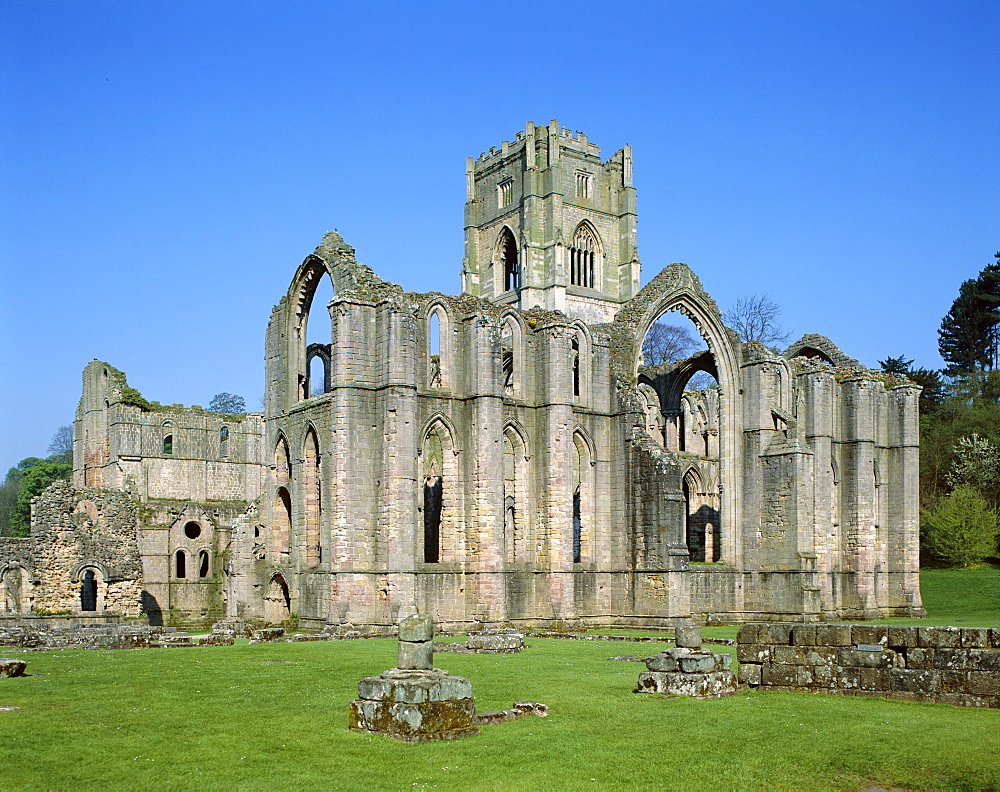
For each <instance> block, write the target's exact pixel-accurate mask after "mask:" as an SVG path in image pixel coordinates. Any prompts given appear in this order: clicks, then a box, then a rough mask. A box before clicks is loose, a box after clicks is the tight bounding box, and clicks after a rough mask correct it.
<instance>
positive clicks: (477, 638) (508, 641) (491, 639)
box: [465, 632, 524, 654]
mask: <svg viewBox="0 0 1000 792" xmlns="http://www.w3.org/2000/svg"><path fill="white" fill-rule="evenodd" d="M465 645H466V647H468V648H469V649H471V650H473V651H475V652H480V653H482V654H513V653H514V652H520V651H521V650H522V649H524V635H523V634H522V633H516V632H481V633H469V637H468V639H467V640H466V642H465Z"/></svg>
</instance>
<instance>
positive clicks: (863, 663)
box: [736, 624, 1000, 708]
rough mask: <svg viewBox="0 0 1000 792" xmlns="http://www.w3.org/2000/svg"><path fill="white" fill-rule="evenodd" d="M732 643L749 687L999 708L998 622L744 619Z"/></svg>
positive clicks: (999, 651) (744, 679)
mask: <svg viewBox="0 0 1000 792" xmlns="http://www.w3.org/2000/svg"><path fill="white" fill-rule="evenodd" d="M736 642H737V647H736V659H737V660H738V661H739V673H738V676H739V681H740V682H741V683H743V684H745V685H748V686H749V687H751V688H760V689H762V690H805V691H810V692H826V693H835V694H840V695H848V696H878V697H883V698H893V699H902V700H907V701H930V702H940V703H944V704H953V705H956V706H961V707H993V708H1000V629H986V628H978V627H961V628H959V627H894V626H892V627H890V626H885V625H868V624H797V625H791V624H744V625H743V626H742V627H741V628H740V631H739V634H738V635H737V639H736Z"/></svg>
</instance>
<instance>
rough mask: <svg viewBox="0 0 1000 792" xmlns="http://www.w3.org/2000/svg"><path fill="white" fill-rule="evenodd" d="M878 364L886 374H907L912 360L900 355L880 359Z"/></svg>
mask: <svg viewBox="0 0 1000 792" xmlns="http://www.w3.org/2000/svg"><path fill="white" fill-rule="evenodd" d="M878 364H879V366H881V368H882V371H884V372H885V373H886V374H909V373H910V366H912V365H913V361H912V360H907V359H906V356H905V355H900V356H899V357H887V358H886V359H885V360H880V361H879V362H878Z"/></svg>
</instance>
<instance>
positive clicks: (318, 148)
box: [0, 0, 1000, 468]
mask: <svg viewBox="0 0 1000 792" xmlns="http://www.w3.org/2000/svg"><path fill="white" fill-rule="evenodd" d="M3 16H4V21H3V24H2V26H0V69H2V75H3V79H2V81H0V119H2V121H0V267H2V270H3V273H2V274H3V283H4V287H5V288H4V289H3V290H2V297H0V317H2V318H0V338H2V348H0V354H2V357H0V360H2V361H3V363H2V365H3V372H2V373H3V376H2V379H0V381H2V386H0V468H6V467H8V466H9V465H11V464H14V463H15V462H17V461H18V460H19V459H21V458H23V457H25V456H31V455H44V453H45V449H46V447H47V446H48V442H49V440H50V438H51V436H52V433H53V432H54V431H55V429H56V428H57V427H58V426H59V425H61V424H67V423H70V422H71V421H72V417H73V412H74V409H75V406H76V402H77V400H78V398H79V393H80V372H81V370H82V369H83V366H84V365H86V363H87V362H88V361H90V360H91V359H93V358H100V359H102V360H105V361H107V362H109V363H111V364H112V365H114V366H117V367H118V368H120V369H123V370H124V371H125V372H126V373H127V374H128V377H129V382H130V384H131V385H132V386H133V387H136V388H138V389H139V390H140V391H141V392H142V393H143V395H145V396H146V397H147V398H150V399H156V400H158V401H160V402H163V403H165V404H170V403H183V404H202V405H207V403H208V402H209V400H210V399H211V397H212V396H213V395H214V394H216V393H218V392H220V391H229V392H234V393H239V394H242V395H243V396H244V397H246V399H247V403H248V405H249V406H250V407H251V408H253V409H256V408H258V407H259V404H260V397H261V395H262V393H263V338H264V329H265V326H266V322H267V319H268V316H269V314H270V310H271V307H272V306H273V305H274V304H275V303H276V302H277V301H278V300H279V299H280V297H281V296H282V294H283V293H284V291H285V289H286V288H287V285H288V282H289V280H290V278H291V276H292V274H293V273H294V271H295V269H296V267H297V266H298V264H299V263H301V261H302V259H303V258H304V257H305V256H306V255H307V254H308V253H309V252H311V251H312V249H313V248H314V247H315V246H316V244H317V243H318V242H319V240H320V238H321V237H322V235H323V233H324V232H325V231H327V230H329V229H331V228H337V229H338V230H339V231H340V232H341V234H342V235H343V236H344V238H345V239H346V240H347V241H348V242H349V243H350V244H352V245H353V246H354V247H355V248H356V249H357V252H358V258H359V260H361V261H362V262H364V263H366V264H369V265H371V266H372V267H374V269H375V270H376V272H378V273H379V274H380V275H381V276H382V277H383V278H386V279H387V280H392V281H395V282H398V283H401V284H402V285H403V286H404V288H406V289H409V290H413V291H430V290H437V291H444V292H450V293H456V292H457V291H458V290H459V272H460V268H461V258H462V245H463V237H462V207H463V202H464V199H465V193H464V184H465V181H464V180H465V176H464V166H465V157H466V156H470V155H471V156H476V155H478V154H479V153H480V152H482V151H484V150H486V149H488V148H489V147H490V146H492V145H499V144H500V142H501V141H503V140H511V139H513V136H514V135H515V134H516V132H517V131H518V130H519V129H522V128H523V126H524V122H525V121H528V120H532V121H535V122H537V123H547V122H548V121H549V120H550V119H553V118H555V119H559V121H560V122H561V123H562V124H563V126H565V127H567V128H569V129H573V130H579V131H582V132H584V133H585V134H587V135H588V137H589V138H590V139H591V140H592V141H593V142H595V143H597V144H598V145H600V146H601V147H602V153H603V154H604V156H605V157H607V156H610V155H611V154H613V153H614V152H615V151H616V150H617V149H618V148H620V147H621V146H622V145H625V144H626V143H628V144H631V145H632V146H633V151H634V158H635V184H636V187H637V190H638V200H639V253H640V256H641V258H642V261H643V268H644V269H643V281H644V282H645V281H648V280H649V279H650V278H652V277H653V276H654V275H655V274H656V272H657V271H659V269H661V268H662V267H664V266H666V265H667V264H669V263H671V262H674V261H683V262H685V263H687V264H689V265H690V266H691V267H692V268H693V269H694V270H695V272H696V273H698V275H699V276H700V277H701V279H702V282H703V283H704V285H705V287H706V289H707V290H708V291H709V292H710V293H711V294H712V295H713V296H714V297H715V299H716V301H717V302H718V303H719V304H720V306H721V307H722V308H723V309H725V308H727V307H730V306H731V305H732V304H733V303H734V302H735V301H736V299H737V298H739V297H741V296H745V295H747V294H749V293H753V292H757V293H760V292H766V293H768V294H770V295H771V296H772V297H773V298H774V299H775V300H776V301H777V302H778V303H779V304H780V305H781V307H782V311H783V314H782V315H783V320H784V323H785V325H786V326H787V327H788V328H789V329H790V330H791V331H792V332H793V333H794V335H795V336H798V335H801V334H803V333H807V332H817V333H822V334H824V335H827V336H829V337H830V338H832V339H833V340H834V342H835V343H837V344H838V345H839V346H840V347H841V348H842V349H843V350H844V351H845V352H847V353H848V354H851V355H853V356H855V357H857V358H859V359H860V360H861V361H862V362H864V363H866V364H867V365H871V366H876V365H877V361H878V360H879V359H881V358H884V357H885V356H888V355H899V354H905V355H906V356H907V357H911V358H914V359H916V361H917V364H918V365H923V366H927V367H938V366H940V365H941V361H940V358H939V357H938V356H937V328H938V325H939V323H940V320H941V317H942V316H943V315H944V313H945V312H946V311H947V310H948V308H949V306H950V305H951V301H952V300H953V299H954V297H955V295H956V294H957V290H958V286H959V284H960V283H961V281H962V280H964V279H965V278H969V277H973V276H974V275H975V274H976V273H977V272H978V271H979V270H980V269H981V268H982V267H983V266H984V265H986V264H987V263H989V262H990V261H991V260H992V257H993V253H994V252H995V251H996V250H997V249H998V248H1000V235H998V233H997V231H998V218H1000V214H998V209H1000V201H998V189H997V186H998V184H1000V180H998V178H997V177H998V159H1000V158H998V146H997V143H998V134H997V132H998V125H997V122H998V116H1000V112H998V108H1000V74H998V71H1000V69H998V65H997V59H996V42H997V41H998V40H1000V5H998V4H997V3H995V2H993V0H982V1H981V2H963V1H962V0H947V1H944V0H942V2H933V3H925V2H916V1H914V0H909V1H908V2H869V1H868V0H866V1H865V2H852V0H838V1H837V2H809V3H804V2H745V0H744V1H743V2H709V1H708V0H703V1H700V2H669V0H663V1H661V2H649V3H643V2H628V0H623V1H622V2H614V3H611V2H607V3H602V2H587V1H586V0H577V2H540V0H535V1H534V2H521V0H509V1H508V2H505V3H503V4H486V3H474V2H433V1H431V2H419V3H418V2H391V3H390V2H358V3H348V2H322V3H321V2H294V0H292V1H291V2H288V1H285V2H280V3H279V2H239V3H237V2H232V3H222V2H212V1H211V0H208V1H207V2H206V1H204V0H202V1H201V2H187V1H185V0H181V1H179V2H170V3H162V2H124V0H119V1H118V2H105V1H104V0H87V1H86V2H83V1H81V2H60V1H59V0H55V1H52V2H39V1H38V0H33V1H32V2H19V1H18V0H6V1H5V2H4V10H3Z"/></svg>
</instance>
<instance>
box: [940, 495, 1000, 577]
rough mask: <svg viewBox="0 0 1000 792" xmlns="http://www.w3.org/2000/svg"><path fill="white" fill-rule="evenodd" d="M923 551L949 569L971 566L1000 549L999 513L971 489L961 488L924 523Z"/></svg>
mask: <svg viewBox="0 0 1000 792" xmlns="http://www.w3.org/2000/svg"><path fill="white" fill-rule="evenodd" d="M921 528H922V533H923V546H924V549H925V550H927V551H928V552H930V553H931V554H932V555H934V556H935V557H936V558H937V559H938V560H940V561H941V562H942V563H944V564H947V565H948V566H962V567H967V566H972V565H973V564H975V563H977V562H980V561H982V560H983V559H984V558H986V557H987V556H989V555H992V554H993V553H994V552H995V551H996V548H997V532H998V531H1000V514H997V512H996V511H994V510H993V509H991V508H990V505H989V503H987V501H986V499H985V498H984V497H983V496H982V495H980V494H979V493H978V492H977V491H976V490H974V489H972V488H971V487H958V488H957V489H955V490H954V491H952V492H951V493H950V494H949V495H946V496H945V497H944V498H942V499H941V500H940V501H938V505H937V506H936V507H935V508H934V509H933V511H930V512H927V513H926V514H925V515H924V518H923V521H922V525H921Z"/></svg>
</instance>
